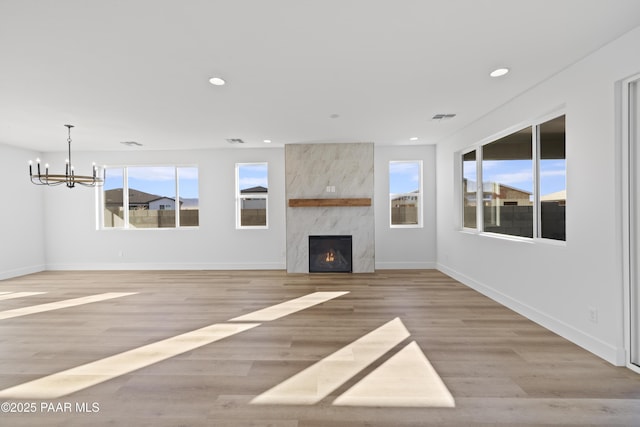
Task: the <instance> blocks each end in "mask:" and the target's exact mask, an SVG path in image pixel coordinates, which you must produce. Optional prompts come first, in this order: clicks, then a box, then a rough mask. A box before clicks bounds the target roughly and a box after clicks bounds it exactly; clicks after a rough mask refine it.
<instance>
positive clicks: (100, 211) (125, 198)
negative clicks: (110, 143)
mask: <svg viewBox="0 0 640 427" xmlns="http://www.w3.org/2000/svg"><path fill="white" fill-rule="evenodd" d="M144 167H150V168H153V167H159V168H162V167H170V168H174V175H175V183H176V199H179V198H180V192H179V191H180V188H179V187H180V183H179V180H178V169H181V168H196V169H198V165H195V164H153V165H139V164H133V165H131V164H127V165H104V166H102V171H103V173H106V171H107V169H122V190H123V191H122V207H123V213H124V215H123V217H122V220H123V222H124V225H123V226H122V227H105V226H104V202H105V200H104V189H103V188H102V187H97V188H96V191H97V197H96V200H97V202H96V208H97V215H96V229H97V230H106V231H113V230H135V231H140V232H149V231H157V230H162V232H163V233H166V232H169V231H171V230H197V229H198V228H199V227H200V226H199V225H195V226H181V225H180V209H179V206H180V204H179V203H176V204H175V212H176V223H175V227H156V228H136V227H130V224H129V209H128V207H129V168H144ZM199 185H200V174H199V171H198V186H199ZM125 190H126V191H125ZM198 193H199V191H198ZM199 223H200V222H199V221H198V224H199Z"/></svg>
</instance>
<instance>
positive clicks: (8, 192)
mask: <svg viewBox="0 0 640 427" xmlns="http://www.w3.org/2000/svg"><path fill="white" fill-rule="evenodd" d="M38 156H39V154H38V153H35V152H32V151H27V150H21V149H19V148H16V147H10V146H7V145H2V144H0V182H2V183H3V185H2V198H3V203H2V208H0V279H6V278H9V277H14V276H20V275H23V274H28V273H33V272H37V271H42V270H43V269H44V267H45V251H44V249H45V246H44V237H43V214H44V209H43V201H42V190H43V189H42V188H40V187H36V186H35V185H33V184H31V183H30V182H29V176H28V163H27V162H28V161H29V159H31V160H35V159H36V158H37V157H38Z"/></svg>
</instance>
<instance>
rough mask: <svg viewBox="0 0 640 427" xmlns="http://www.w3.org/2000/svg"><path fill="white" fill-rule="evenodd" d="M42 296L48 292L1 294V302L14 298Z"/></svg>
mask: <svg viewBox="0 0 640 427" xmlns="http://www.w3.org/2000/svg"><path fill="white" fill-rule="evenodd" d="M40 294H46V292H0V301H2V300H7V299H14V298H22V297H30V296H33V295H40Z"/></svg>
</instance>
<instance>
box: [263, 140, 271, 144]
mask: <svg viewBox="0 0 640 427" xmlns="http://www.w3.org/2000/svg"><path fill="white" fill-rule="evenodd" d="M263 142H264V143H265V144H271V140H270V139H265V140H264V141H263Z"/></svg>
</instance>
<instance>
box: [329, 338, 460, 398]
mask: <svg viewBox="0 0 640 427" xmlns="http://www.w3.org/2000/svg"><path fill="white" fill-rule="evenodd" d="M333 404H334V405H339V406H396V407H397V406H401V407H409V406H410V407H439V408H442V407H446V408H452V407H454V406H455V401H454V399H453V396H452V395H451V393H450V392H449V389H448V388H447V386H446V385H445V384H444V382H442V379H441V378H440V376H439V375H438V373H437V372H436V370H435V369H434V368H433V366H431V363H429V360H428V359H427V357H426V356H425V355H424V353H423V352H422V350H421V349H420V347H419V346H418V344H417V343H416V342H415V341H412V342H411V343H410V344H408V345H407V346H406V347H404V348H403V349H402V350H400V351H399V352H398V353H396V354H395V355H393V356H392V357H391V358H390V359H389V360H387V361H386V362H384V363H383V364H382V365H380V366H379V367H378V368H377V369H375V370H374V371H372V372H371V373H370V374H368V375H367V376H366V377H365V378H364V379H362V380H360V381H359V382H358V383H357V384H355V385H354V386H353V387H351V388H350V389H349V390H347V391H346V392H344V393H343V394H342V395H340V396H339V397H338V398H337V399H336V400H334V401H333Z"/></svg>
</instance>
